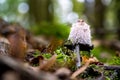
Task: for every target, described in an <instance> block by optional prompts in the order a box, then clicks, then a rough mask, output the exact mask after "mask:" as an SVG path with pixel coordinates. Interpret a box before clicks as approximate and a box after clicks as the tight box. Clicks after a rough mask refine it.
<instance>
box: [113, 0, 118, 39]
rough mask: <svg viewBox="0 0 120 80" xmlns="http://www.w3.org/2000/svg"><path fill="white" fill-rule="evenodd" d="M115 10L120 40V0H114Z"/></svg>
mask: <svg viewBox="0 0 120 80" xmlns="http://www.w3.org/2000/svg"><path fill="white" fill-rule="evenodd" d="M113 8H114V11H115V15H116V16H115V18H116V21H115V24H116V25H115V26H117V36H118V39H119V40H120V0H113Z"/></svg>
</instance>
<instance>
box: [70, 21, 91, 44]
mask: <svg viewBox="0 0 120 80" xmlns="http://www.w3.org/2000/svg"><path fill="white" fill-rule="evenodd" d="M68 40H70V41H71V42H72V44H73V45H75V44H83V45H89V46H92V43H91V32H90V26H89V25H88V24H87V23H85V22H84V20H82V19H79V20H78V21H77V22H76V23H74V24H73V25H72V27H71V31H70V34H69V37H68Z"/></svg>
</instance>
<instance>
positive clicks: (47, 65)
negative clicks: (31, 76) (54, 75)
mask: <svg viewBox="0 0 120 80" xmlns="http://www.w3.org/2000/svg"><path fill="white" fill-rule="evenodd" d="M56 59H57V55H53V56H52V57H51V58H50V59H49V60H48V61H47V62H46V63H44V64H41V65H40V67H39V69H40V70H45V71H47V70H48V69H50V68H51V66H53V64H54V63H55V62H56Z"/></svg>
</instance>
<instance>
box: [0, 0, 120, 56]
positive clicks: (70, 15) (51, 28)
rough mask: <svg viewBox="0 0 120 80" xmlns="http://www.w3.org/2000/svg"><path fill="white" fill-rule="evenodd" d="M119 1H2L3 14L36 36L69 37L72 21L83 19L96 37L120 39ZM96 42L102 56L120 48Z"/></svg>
mask: <svg viewBox="0 0 120 80" xmlns="http://www.w3.org/2000/svg"><path fill="white" fill-rule="evenodd" d="M119 4H120V0H0V17H1V18H3V19H4V20H6V21H8V22H17V23H20V24H21V25H22V26H24V27H25V28H27V29H29V30H30V31H32V32H33V33H34V34H36V35H46V36H54V37H56V38H61V39H67V37H68V35H69V31H70V27H71V24H72V23H74V22H75V21H76V20H77V19H79V18H82V19H84V20H85V21H86V22H87V23H88V24H90V25H91V30H92V35H93V40H96V39H99V40H108V41H109V40H118V41H119V40H120V5H119ZM93 44H94V43H93ZM94 45H95V49H94V50H93V51H92V53H93V54H95V55H96V56H98V57H100V55H99V54H101V53H103V54H105V52H106V50H107V51H108V52H107V53H115V51H120V50H119V49H117V50H114V49H113V47H110V48H108V49H109V50H108V49H105V48H104V47H103V45H102V44H101V45H102V46H99V47H96V44H94ZM117 45H119V44H117ZM111 50H114V51H111ZM104 56H105V55H104ZM106 56H108V55H106ZM101 58H102V57H101Z"/></svg>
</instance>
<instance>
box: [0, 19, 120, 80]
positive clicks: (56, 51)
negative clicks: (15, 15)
mask: <svg viewBox="0 0 120 80" xmlns="http://www.w3.org/2000/svg"><path fill="white" fill-rule="evenodd" d="M101 43H102V44H101ZM111 43H114V42H110V43H109V42H108V41H107V42H106V41H104V42H101V41H99V40H94V41H93V44H94V49H93V50H91V54H89V55H88V52H86V51H81V52H80V54H81V55H82V57H81V59H82V66H81V67H79V68H77V67H76V54H75V53H74V52H73V51H72V50H70V49H67V48H66V47H65V46H64V44H66V43H65V41H63V40H60V39H56V38H55V37H49V38H48V37H45V36H34V35H33V34H32V33H31V32H30V31H28V30H26V29H24V28H23V27H21V26H20V25H19V24H10V23H8V22H5V21H4V20H2V19H0V80H120V66H119V65H120V55H119V54H120V53H119V51H118V50H119V46H118V44H119V43H118V44H116V45H111ZM103 44H105V45H107V47H108V46H109V47H108V48H110V46H112V47H114V48H115V47H116V46H117V49H118V50H116V51H117V52H116V53H114V54H110V53H109V52H111V53H113V52H112V51H111V49H109V52H106V51H103V52H100V50H101V51H102V50H104V49H106V46H104V45H103ZM113 56H114V57H113Z"/></svg>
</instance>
